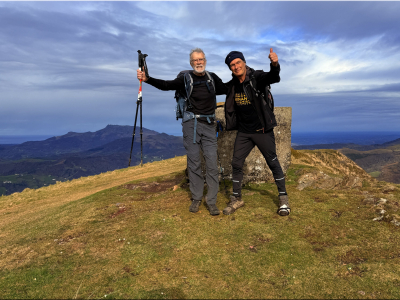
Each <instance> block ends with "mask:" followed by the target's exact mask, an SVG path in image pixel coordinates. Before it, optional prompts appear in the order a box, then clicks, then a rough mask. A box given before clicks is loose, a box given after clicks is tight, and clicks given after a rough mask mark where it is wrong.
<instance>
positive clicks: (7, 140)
mask: <svg viewBox="0 0 400 300" xmlns="http://www.w3.org/2000/svg"><path fill="white" fill-rule="evenodd" d="M51 137H53V135H15V136H12V135H0V144H3V145H4V144H22V143H24V142H33V141H44V140H46V139H48V138H51ZM399 138H400V132H393V131H392V132H390V131H371V132H367V131H359V132H332V131H330V132H292V146H297V145H315V144H335V143H354V144H359V145H373V144H383V143H386V142H390V141H393V140H396V139H399Z"/></svg>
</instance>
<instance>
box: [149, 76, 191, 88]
mask: <svg viewBox="0 0 400 300" xmlns="http://www.w3.org/2000/svg"><path fill="white" fill-rule="evenodd" d="M146 83H148V84H150V85H152V86H154V87H155V88H157V89H159V90H162V91H171V90H172V91H176V90H180V89H185V83H184V81H183V77H178V78H175V79H174V80H161V79H157V78H153V77H150V78H149V79H148V80H147V81H146Z"/></svg>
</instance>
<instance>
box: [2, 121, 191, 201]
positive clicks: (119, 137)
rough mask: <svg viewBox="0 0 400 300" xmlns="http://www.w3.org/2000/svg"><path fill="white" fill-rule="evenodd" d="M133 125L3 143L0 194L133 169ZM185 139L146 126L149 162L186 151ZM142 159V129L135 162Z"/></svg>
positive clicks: (145, 155) (145, 150)
mask: <svg viewBox="0 0 400 300" xmlns="http://www.w3.org/2000/svg"><path fill="white" fill-rule="evenodd" d="M132 133H133V126H119V125H108V126H107V127H105V128H104V129H101V130H98V131H96V132H85V133H76V132H69V133H67V134H65V135H62V136H56V137H52V138H49V139H46V140H44V141H36V142H25V143H22V144H19V145H0V195H1V194H5V195H8V194H11V193H14V192H19V191H22V190H23V189H25V188H27V187H29V188H38V187H41V186H43V185H48V184H52V183H55V182H56V181H66V180H70V179H74V178H79V177H82V176H90V175H96V174H100V173H103V172H107V171H111V170H115V169H121V168H126V167H128V162H129V155H130V150H131V144H132ZM185 153H186V152H185V149H184V147H183V141H182V137H178V136H172V135H168V134H165V133H158V132H156V131H153V130H149V129H146V128H143V163H146V162H150V161H156V160H162V159H167V158H171V157H174V156H181V155H184V154H185ZM139 163H140V129H139V127H136V132H135V141H134V147H133V151H132V161H131V166H133V165H137V164H139Z"/></svg>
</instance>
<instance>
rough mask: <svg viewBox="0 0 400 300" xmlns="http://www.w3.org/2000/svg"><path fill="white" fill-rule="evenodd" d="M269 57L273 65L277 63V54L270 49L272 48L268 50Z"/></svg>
mask: <svg viewBox="0 0 400 300" xmlns="http://www.w3.org/2000/svg"><path fill="white" fill-rule="evenodd" d="M268 57H269V59H270V60H271V63H272V65H273V66H274V67H276V66H277V65H278V55H276V53H275V52H274V51H273V50H272V48H271V49H270V50H269V55H268Z"/></svg>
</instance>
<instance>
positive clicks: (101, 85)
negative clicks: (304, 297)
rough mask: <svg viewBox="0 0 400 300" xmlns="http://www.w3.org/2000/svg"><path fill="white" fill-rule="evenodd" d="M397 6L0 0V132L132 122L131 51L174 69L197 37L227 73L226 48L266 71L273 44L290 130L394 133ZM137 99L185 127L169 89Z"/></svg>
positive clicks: (174, 129) (399, 36) (160, 119)
mask: <svg viewBox="0 0 400 300" xmlns="http://www.w3.org/2000/svg"><path fill="white" fill-rule="evenodd" d="M399 11H400V2H382V1H379V2H373V1H366V2H364V1H356V2H346V1H338V2H327V1H321V2H319V1H309V2H300V1H295V2H289V1H283V2H269V1H268V2H264V1H256V2H247V1H246V2H245V1H234V2H227V1H222V2H214V1H206V2H204V1H202V2H198V1H196V2H192V1H189V2H176V1H174V2H165V1H162V2H155V1H154V2H153V1H151V2H147V1H146V2H140V1H135V2H129V1H125V2H116V1H107V2H93V1H88V2H78V1H72V2H58V1H55V2H51V1H40V2H35V1H30V2H19V1H9V2H5V1H0V90H1V93H0V103H1V106H0V136H12V135H56V136H57V135H63V134H66V133H67V132H70V131H74V132H87V131H92V132H93V131H97V130H100V129H102V128H104V127H105V126H107V125H108V124H112V125H131V126H133V125H134V121H135V111H136V106H137V103H136V100H137V94H138V88H139V82H138V80H137V78H136V69H137V68H138V53H137V50H141V51H142V52H143V53H146V54H148V57H147V59H146V60H147V65H148V69H149V73H150V76H151V77H155V78H159V79H164V80H172V79H174V78H175V77H176V76H177V74H178V73H179V72H180V71H181V70H188V69H190V68H191V67H190V64H189V53H190V50H191V49H193V48H197V47H199V48H202V49H203V50H204V52H205V54H206V57H207V70H209V71H211V72H214V73H216V74H217V75H218V76H219V77H220V78H221V79H222V80H223V81H224V82H227V81H229V80H230V79H231V78H232V75H231V72H230V71H229V69H228V67H227V66H226V65H225V63H224V61H225V57H226V55H227V54H228V53H229V52H230V51H232V50H236V51H241V52H243V54H244V57H245V59H246V62H247V65H249V66H250V67H252V68H253V69H260V70H264V71H266V72H268V71H269V59H268V54H269V51H270V48H273V51H274V52H275V53H276V54H277V55H278V58H279V63H280V65H281V73H280V76H281V81H280V82H279V83H276V84H273V85H272V90H271V91H272V94H273V95H274V99H275V105H276V106H283V107H292V131H293V132H309V131H353V132H354V131H399V132H400V101H399V100H400V49H399V48H400V31H399V30H398V29H399V28H400V18H399V17H398V13H399ZM222 101H225V97H224V96H218V102H222ZM142 108H143V115H142V118H143V127H145V128H148V129H152V130H155V131H158V132H165V133H168V134H173V135H181V134H182V131H181V121H180V120H179V121H177V120H176V118H175V99H174V92H173V91H160V90H157V89H156V88H154V87H152V86H150V85H148V84H146V83H144V84H143V104H142ZM138 125H139V119H138Z"/></svg>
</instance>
